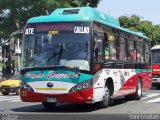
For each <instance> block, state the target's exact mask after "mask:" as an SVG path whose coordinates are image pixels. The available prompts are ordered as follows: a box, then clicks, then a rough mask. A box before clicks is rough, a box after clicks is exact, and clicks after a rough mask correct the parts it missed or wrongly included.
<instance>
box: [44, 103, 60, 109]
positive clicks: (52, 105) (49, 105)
mask: <svg viewBox="0 0 160 120" xmlns="http://www.w3.org/2000/svg"><path fill="white" fill-rule="evenodd" d="M56 104H57V103H49V102H42V105H43V106H44V107H45V108H46V109H49V110H52V109H54V108H55V106H56Z"/></svg>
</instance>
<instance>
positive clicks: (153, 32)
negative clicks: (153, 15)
mask: <svg viewBox="0 0 160 120" xmlns="http://www.w3.org/2000/svg"><path fill="white" fill-rule="evenodd" d="M119 21H120V24H121V26H122V27H124V28H128V29H130V30H133V31H139V32H143V33H145V34H146V35H147V37H149V39H150V40H151V43H152V46H153V45H155V44H158V43H160V25H153V24H152V22H151V21H146V20H142V17H139V16H137V15H132V16H130V17H128V16H121V17H119Z"/></svg>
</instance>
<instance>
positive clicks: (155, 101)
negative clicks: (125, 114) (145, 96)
mask: <svg viewBox="0 0 160 120" xmlns="http://www.w3.org/2000/svg"><path fill="white" fill-rule="evenodd" d="M157 102H160V97H159V98H155V99H152V100H148V101H146V102H144V103H157Z"/></svg>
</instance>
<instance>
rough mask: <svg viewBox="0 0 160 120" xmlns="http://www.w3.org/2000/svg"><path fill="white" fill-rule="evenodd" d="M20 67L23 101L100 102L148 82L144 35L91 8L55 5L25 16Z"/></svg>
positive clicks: (137, 92)
mask: <svg viewBox="0 0 160 120" xmlns="http://www.w3.org/2000/svg"><path fill="white" fill-rule="evenodd" d="M20 71H21V81H22V82H21V88H20V89H21V90H20V91H21V92H20V97H21V100H22V101H24V102H41V103H42V105H43V106H44V107H46V108H47V109H52V108H54V107H55V106H56V104H57V103H95V105H97V106H99V107H100V108H105V107H108V105H109V104H110V103H112V101H113V100H114V98H117V97H119V96H130V97H131V98H133V99H136V100H139V99H140V98H141V97H142V92H143V91H146V90H149V89H150V88H151V84H152V78H151V62H150V41H149V39H148V37H146V36H145V35H144V34H143V33H140V32H133V31H130V30H128V29H125V28H122V27H121V26H120V24H119V21H118V19H116V18H114V17H112V16H110V15H107V14H104V13H102V12H99V11H98V10H96V9H94V8H91V7H78V8H59V9H56V10H54V11H53V12H52V13H51V14H50V15H46V16H38V17H33V18H31V19H29V20H28V21H27V24H26V27H25V30H24V37H23V41H22V55H21V70H20Z"/></svg>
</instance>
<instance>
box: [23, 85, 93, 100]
mask: <svg viewBox="0 0 160 120" xmlns="http://www.w3.org/2000/svg"><path fill="white" fill-rule="evenodd" d="M20 97H21V100H22V101H23V102H50V101H48V98H53V99H54V100H55V101H53V102H56V103H92V98H93V87H91V88H89V89H86V90H82V91H79V92H72V93H67V94H44V93H36V92H31V91H28V90H26V89H23V88H21V90H20Z"/></svg>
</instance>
